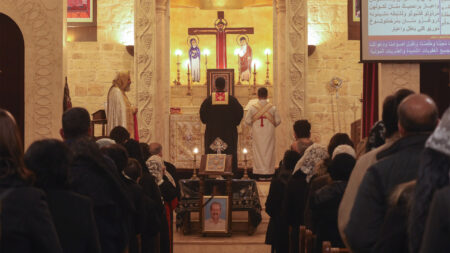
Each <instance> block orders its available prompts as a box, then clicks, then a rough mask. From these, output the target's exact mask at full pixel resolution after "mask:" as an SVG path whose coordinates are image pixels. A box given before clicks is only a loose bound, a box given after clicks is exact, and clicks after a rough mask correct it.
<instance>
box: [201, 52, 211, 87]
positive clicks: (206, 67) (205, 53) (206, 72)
mask: <svg viewBox="0 0 450 253" xmlns="http://www.w3.org/2000/svg"><path fill="white" fill-rule="evenodd" d="M209 53H210V52H209V49H207V48H205V49H204V50H203V54H204V55H205V85H206V84H207V82H208V55H209Z"/></svg>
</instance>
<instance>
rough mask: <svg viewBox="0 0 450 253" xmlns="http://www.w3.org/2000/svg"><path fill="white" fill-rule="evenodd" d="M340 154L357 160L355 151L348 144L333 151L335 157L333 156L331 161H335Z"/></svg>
mask: <svg viewBox="0 0 450 253" xmlns="http://www.w3.org/2000/svg"><path fill="white" fill-rule="evenodd" d="M339 154H347V155H349V156H351V157H353V158H356V152H355V149H354V148H353V147H352V146H350V145H347V144H344V145H339V146H337V147H336V148H335V149H334V151H333V155H332V156H331V159H334V158H335V157H336V156H337V155H339Z"/></svg>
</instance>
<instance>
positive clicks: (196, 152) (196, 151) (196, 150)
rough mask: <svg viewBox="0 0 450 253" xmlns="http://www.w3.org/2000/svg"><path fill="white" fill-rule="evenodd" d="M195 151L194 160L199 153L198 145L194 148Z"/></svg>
mask: <svg viewBox="0 0 450 253" xmlns="http://www.w3.org/2000/svg"><path fill="white" fill-rule="evenodd" d="M193 153H194V160H196V158H197V154H198V148H197V147H195V148H194V150H193Z"/></svg>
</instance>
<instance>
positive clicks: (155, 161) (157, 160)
mask: <svg viewBox="0 0 450 253" xmlns="http://www.w3.org/2000/svg"><path fill="white" fill-rule="evenodd" d="M146 165H147V167H148V171H149V172H150V174H152V175H153V176H154V177H155V178H156V180H158V179H162V178H163V176H166V177H167V179H168V180H169V182H170V183H171V184H172V185H173V186H174V187H176V183H175V180H174V179H173V177H172V175H170V173H169V172H168V171H167V170H165V165H164V160H163V159H162V157H161V156H159V155H153V156H151V157H150V158H149V159H148V160H147V162H146ZM156 183H159V182H156Z"/></svg>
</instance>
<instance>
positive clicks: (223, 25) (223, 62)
mask: <svg viewBox="0 0 450 253" xmlns="http://www.w3.org/2000/svg"><path fill="white" fill-rule="evenodd" d="M227 24H228V22H227V20H226V19H225V14H224V12H223V11H218V12H217V20H216V22H215V26H216V27H215V28H188V34H189V35H211V34H215V35H216V68H218V69H226V68H227V34H253V33H254V31H253V27H241V28H228V27H227Z"/></svg>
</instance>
